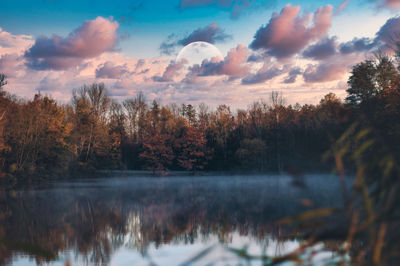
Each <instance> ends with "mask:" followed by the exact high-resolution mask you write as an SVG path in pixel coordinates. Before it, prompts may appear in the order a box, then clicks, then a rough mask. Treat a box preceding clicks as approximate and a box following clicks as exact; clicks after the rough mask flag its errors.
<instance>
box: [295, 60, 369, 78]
mask: <svg viewBox="0 0 400 266" xmlns="http://www.w3.org/2000/svg"><path fill="white" fill-rule="evenodd" d="M363 58H364V57H363V56H360V55H358V54H353V55H340V54H338V55H336V56H335V57H333V58H331V59H330V60H324V61H321V62H320V63H319V64H315V65H311V64H310V65H308V67H307V68H306V70H305V71H304V73H303V78H304V81H305V82H307V83H320V82H330V81H334V80H339V79H342V78H343V77H344V76H345V75H346V74H348V73H349V71H350V69H351V67H352V66H353V65H355V64H356V63H357V62H359V61H361V60H362V59H363Z"/></svg>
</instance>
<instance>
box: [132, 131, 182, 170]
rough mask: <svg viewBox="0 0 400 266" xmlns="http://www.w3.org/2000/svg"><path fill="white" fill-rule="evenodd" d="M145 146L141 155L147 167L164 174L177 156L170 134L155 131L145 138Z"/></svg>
mask: <svg viewBox="0 0 400 266" xmlns="http://www.w3.org/2000/svg"><path fill="white" fill-rule="evenodd" d="M143 148H144V151H143V152H142V153H141V154H140V157H141V158H142V159H143V160H144V161H145V164H146V167H147V169H149V170H151V171H152V172H153V173H154V174H155V173H161V174H163V173H164V172H165V171H166V170H168V169H169V167H170V166H171V164H172V161H173V159H174V157H175V156H174V153H173V150H172V143H171V138H170V136H168V135H166V134H160V133H158V132H155V133H154V134H152V135H149V136H146V137H145V138H143Z"/></svg>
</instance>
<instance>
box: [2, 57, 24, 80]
mask: <svg viewBox="0 0 400 266" xmlns="http://www.w3.org/2000/svg"><path fill="white" fill-rule="evenodd" d="M21 61H22V59H21V56H19V55H17V54H5V55H3V56H1V57H0V73H1V74H4V75H6V76H7V77H8V78H10V77H15V76H17V74H18V71H19V70H20V69H21V68H22V66H23V65H22V64H21Z"/></svg>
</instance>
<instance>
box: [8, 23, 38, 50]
mask: <svg viewBox="0 0 400 266" xmlns="http://www.w3.org/2000/svg"><path fill="white" fill-rule="evenodd" d="M33 43H34V41H33V39H32V36H30V35H14V34H11V33H9V32H7V31H5V30H3V29H2V28H1V27H0V55H2V54H13V53H16V54H21V53H23V52H24V51H25V50H26V49H27V48H28V47H30V46H31V45H32V44H33Z"/></svg>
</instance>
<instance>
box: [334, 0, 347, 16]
mask: <svg viewBox="0 0 400 266" xmlns="http://www.w3.org/2000/svg"><path fill="white" fill-rule="evenodd" d="M349 3H350V0H344V1H343V2H342V3H341V4H340V5H339V7H338V8H337V9H336V11H335V15H339V14H340V13H342V11H343V10H344V9H345V7H346V6H347V5H348V4H349Z"/></svg>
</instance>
